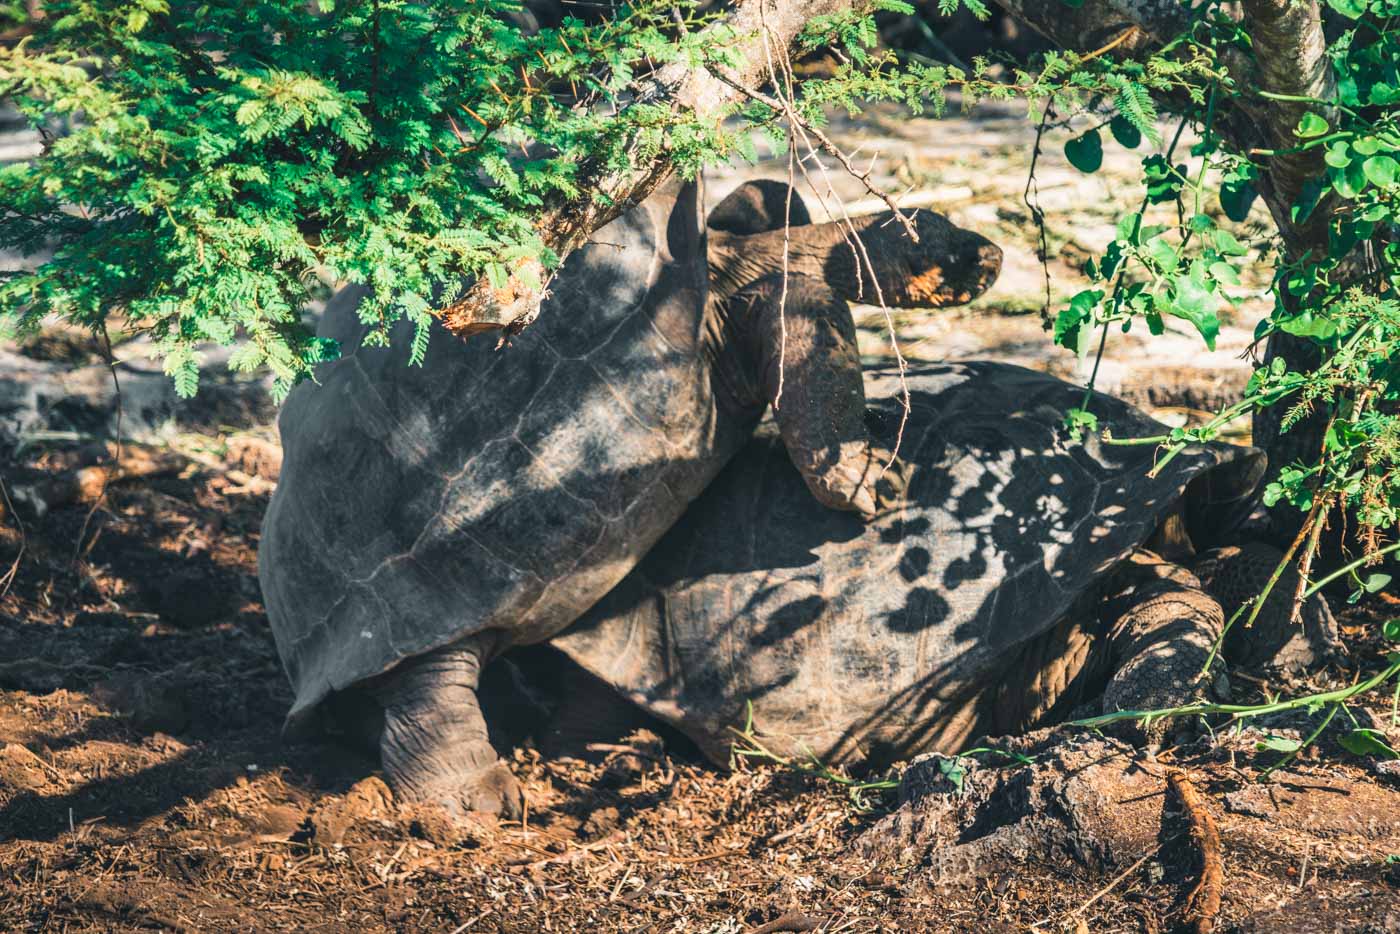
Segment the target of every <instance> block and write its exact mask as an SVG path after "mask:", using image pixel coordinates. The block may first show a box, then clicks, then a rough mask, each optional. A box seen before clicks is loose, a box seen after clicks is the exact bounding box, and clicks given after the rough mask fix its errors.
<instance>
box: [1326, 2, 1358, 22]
mask: <svg viewBox="0 0 1400 934" xmlns="http://www.w3.org/2000/svg"><path fill="white" fill-rule="evenodd" d="M1327 5H1328V6H1330V7H1331V8H1332V9H1334V10H1336V11H1337V12H1338V13H1340V14H1342V15H1343V16H1345V17H1346V18H1347V19H1360V18H1361V17H1363V16H1365V15H1366V7H1367V3H1366V0H1327Z"/></svg>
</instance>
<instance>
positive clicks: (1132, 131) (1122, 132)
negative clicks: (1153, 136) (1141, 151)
mask: <svg viewBox="0 0 1400 934" xmlns="http://www.w3.org/2000/svg"><path fill="white" fill-rule="evenodd" d="M1108 131H1109V132H1110V133H1112V134H1113V138H1114V139H1116V140H1117V141H1118V145H1120V146H1122V147H1123V148H1125V149H1137V148H1138V146H1140V145H1142V131H1141V130H1139V129H1138V128H1137V127H1135V126H1133V123H1132V121H1131V120H1129V119H1128V118H1127V117H1124V116H1123V115H1122V114H1119V115H1118V116H1116V117H1114V118H1113V119H1112V120H1110V121H1109V122H1108Z"/></svg>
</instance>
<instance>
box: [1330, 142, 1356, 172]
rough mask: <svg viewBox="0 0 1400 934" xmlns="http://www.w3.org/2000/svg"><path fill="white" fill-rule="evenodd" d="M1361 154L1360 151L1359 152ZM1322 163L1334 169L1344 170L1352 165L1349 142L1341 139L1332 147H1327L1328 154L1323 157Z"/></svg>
mask: <svg viewBox="0 0 1400 934" xmlns="http://www.w3.org/2000/svg"><path fill="white" fill-rule="evenodd" d="M1357 151H1358V152H1360V150H1359V149H1358V150H1357ZM1322 161H1323V162H1326V163H1327V164H1328V165H1330V166H1332V168H1334V169H1344V168H1346V167H1347V166H1349V165H1351V147H1350V146H1349V145H1347V141H1346V140H1344V139H1339V140H1337V141H1336V142H1335V143H1333V144H1332V145H1331V146H1328V147H1327V152H1325V153H1324V154H1323V156H1322Z"/></svg>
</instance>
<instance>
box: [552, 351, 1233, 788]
mask: <svg viewBox="0 0 1400 934" xmlns="http://www.w3.org/2000/svg"><path fill="white" fill-rule="evenodd" d="M873 376H874V374H868V375H867V381H868V383H869V384H870V396H871V398H872V400H874V401H873V404H872V415H871V419H872V427H873V428H874V430H875V432H876V434H877V435H879V436H881V437H882V438H884V439H885V440H886V442H887V443H891V444H892V443H893V441H894V437H895V435H896V434H897V433H898V431H899V407H898V404H897V402H896V400H895V397H896V396H897V393H898V382H897V380H895V379H893V378H892V377H891V376H890V375H889V374H884V375H883V376H882V377H879V378H872V377H873ZM909 386H910V389H911V397H912V398H911V401H912V410H911V414H910V417H909V421H908V424H907V425H906V426H905V428H904V437H903V441H902V443H901V448H900V450H901V456H902V458H903V459H904V460H905V461H906V462H907V463H909V464H910V465H912V471H911V476H910V481H909V486H908V490H907V495H906V501H905V503H904V505H903V507H902V508H899V509H896V510H893V511H891V512H890V513H889V514H887V515H885V516H883V517H881V518H879V519H878V520H876V521H875V522H873V523H871V524H870V525H868V526H867V525H863V524H862V523H861V522H860V521H859V520H858V519H857V518H856V517H854V516H852V515H849V514H842V513H837V512H833V511H830V510H826V509H823V508H822V507H820V506H819V505H818V504H817V503H816V502H814V501H813V500H812V499H811V496H810V494H809V493H808V492H807V490H806V488H805V487H804V486H803V484H802V482H801V480H800V478H799V477H798V475H797V473H796V471H794V470H793V469H792V467H791V465H790V464H789V463H788V461H787V458H786V456H785V453H784V452H783V450H782V446H781V444H780V442H779V441H778V439H777V438H776V435H775V433H774V432H772V431H771V430H769V429H767V428H765V429H763V430H761V431H760V433H759V436H758V437H757V439H756V440H755V441H754V442H753V443H751V444H750V445H749V447H748V448H746V449H745V450H744V451H743V452H742V453H741V454H740V455H739V456H738V457H737V458H736V459H735V460H734V461H733V462H731V464H730V465H729V467H728V468H727V469H726V470H725V472H724V473H723V474H722V475H721V476H720V477H719V478H718V479H717V480H716V481H715V482H714V483H713V484H712V485H711V486H710V488H709V489H708V490H707V491H706V493H705V494H704V495H703V496H702V497H701V499H700V500H699V501H698V502H697V503H696V504H695V505H694V506H693V507H692V508H691V510H690V511H689V512H688V513H687V515H686V517H685V518H684V519H683V520H682V521H681V523H679V524H678V525H677V526H676V527H675V528H674V529H672V531H671V532H670V533H669V534H668V535H667V536H666V537H665V538H664V539H663V540H662V541H661V542H660V543H659V544H658V546H657V547H656V548H655V549H653V551H652V552H651V553H650V554H649V555H648V557H647V559H646V560H645V561H644V562H643V563H642V564H641V565H640V566H639V567H638V568H637V569H636V571H634V572H633V573H632V574H631V575H630V576H629V578H628V579H627V580H626V581H624V582H623V584H621V585H620V586H619V587H618V588H617V589H616V590H614V591H613V592H612V593H611V594H610V595H609V596H608V597H607V598H606V599H605V600H604V601H603V602H602V603H601V604H600V605H599V606H598V607H596V608H595V609H594V610H593V611H592V612H591V613H589V614H588V615H587V616H586V617H585V618H584V619H583V620H581V621H580V622H579V623H578V624H576V625H575V626H574V627H572V628H571V629H570V630H569V631H568V632H567V633H565V634H564V635H563V636H561V637H558V638H556V639H555V640H554V644H555V645H557V646H558V647H560V648H562V649H563V650H564V651H565V652H566V653H568V654H569V655H570V656H571V657H572V658H573V659H574V660H575V661H577V662H579V663H580V664H582V665H583V666H584V667H585V668H587V669H589V670H590V671H592V672H594V673H595V674H597V675H598V676H599V677H601V678H602V679H603V680H604V681H607V682H609V683H612V684H614V685H616V686H618V688H619V689H620V690H621V691H622V693H623V694H624V695H625V696H627V697H629V698H630V699H631V700H633V701H635V702H637V703H639V704H640V705H641V706H643V707H644V708H646V709H647V710H648V711H650V712H651V713H653V714H654V715H657V716H659V717H660V718H662V719H663V720H666V721H668V722H670V723H672V724H674V725H676V726H678V727H679V728H680V729H682V730H683V731H684V732H686V733H687V734H688V735H690V736H691V737H692V738H694V739H695V740H696V741H697V742H698V743H699V744H700V745H701V746H702V748H704V749H705V750H706V752H707V753H708V754H709V755H710V756H711V757H712V758H715V759H717V760H720V761H723V760H724V758H725V757H726V756H727V752H728V746H729V743H730V741H731V740H732V738H733V737H732V734H731V733H729V732H728V729H727V728H728V727H730V726H734V725H738V724H741V723H742V722H743V720H744V716H745V704H746V703H750V702H751V703H752V705H753V715H754V720H755V724H756V726H757V727H758V729H759V730H760V732H761V733H763V734H765V735H766V737H767V741H768V742H769V743H770V746H771V748H773V749H774V750H775V751H778V752H783V753H787V754H801V753H802V752H804V751H811V752H814V753H816V754H818V755H820V756H822V757H823V758H825V759H828V760H860V759H869V760H872V761H877V762H884V761H890V760H891V759H896V758H903V757H907V756H909V755H912V754H915V753H917V752H920V751H924V750H927V749H955V748H958V747H959V746H961V745H963V744H964V743H965V742H966V741H968V740H970V739H971V738H973V737H974V736H976V735H978V734H979V733H982V732H997V731H999V729H1005V728H1006V726H1005V724H1004V723H1003V722H1002V721H1004V720H1005V718H1006V715H1007V711H1006V710H1005V700H1006V697H1005V695H1004V694H1002V693H1001V690H1000V689H1001V688H1002V687H1003V686H1004V684H1005V683H1006V681H1007V679H1008V678H1011V677H1013V673H1014V670H1015V666H1016V665H1017V664H1018V661H1019V657H1020V655H1021V654H1022V653H1023V651H1024V650H1025V649H1026V647H1027V646H1028V645H1029V644H1030V643H1032V642H1033V641H1034V640H1036V639H1037V638H1038V637H1040V636H1042V635H1043V634H1045V633H1046V632H1047V631H1048V630H1050V629H1051V628H1052V627H1053V625H1054V624H1055V623H1056V622H1057V621H1058V620H1060V619H1062V618H1063V617H1065V615H1066V613H1067V612H1068V611H1069V610H1070V609H1071V607H1072V606H1073V605H1074V604H1075V602H1076V600H1080V599H1082V598H1084V597H1085V595H1086V594H1088V593H1089V592H1090V591H1091V586H1092V585H1093V584H1094V583H1095V582H1096V581H1098V580H1100V579H1101V578H1102V576H1103V575H1104V573H1105V572H1106V571H1107V570H1108V569H1109V568H1111V567H1112V566H1114V565H1115V564H1116V563H1117V562H1118V561H1119V560H1121V559H1122V558H1123V556H1124V555H1126V554H1127V553H1128V552H1129V551H1130V550H1131V549H1132V548H1134V547H1135V546H1137V545H1138V544H1140V543H1141V542H1142V541H1143V540H1145V539H1146V538H1147V537H1148V536H1149V535H1150V534H1151V532H1152V531H1153V529H1154V528H1155V526H1156V524H1157V522H1158V520H1159V519H1160V518H1161V516H1162V515H1163V514H1164V513H1165V512H1166V510H1167V509H1168V508H1169V507H1170V506H1172V505H1173V504H1174V503H1175V501H1176V500H1177V498H1178V496H1179V495H1180V492H1181V490H1182V489H1183V487H1184V486H1185V485H1186V484H1187V483H1188V482H1189V481H1190V480H1191V479H1192V477H1194V476H1196V475H1199V474H1201V473H1202V472H1203V471H1206V470H1207V469H1209V468H1211V467H1214V466H1216V465H1217V464H1219V463H1222V462H1224V461H1228V460H1230V459H1232V458H1234V457H1238V456H1241V455H1243V452H1241V451H1239V450H1238V449H1228V448H1224V447H1209V448H1199V449H1192V450H1190V451H1188V452H1186V453H1184V454H1182V455H1181V456H1180V457H1178V458H1176V459H1174V460H1173V461H1172V462H1171V463H1170V465H1168V467H1167V469H1166V470H1164V471H1163V473H1162V475H1161V476H1159V477H1157V478H1155V479H1154V478H1149V477H1148V476H1147V474H1148V471H1149V469H1150V467H1151V466H1152V463H1153V458H1154V455H1155V449H1154V447H1153V446H1151V445H1145V446H1110V445H1105V444H1103V443H1102V442H1101V441H1100V440H1098V439H1097V438H1092V437H1091V438H1088V439H1087V440H1086V441H1085V443H1083V444H1074V443H1070V441H1069V439H1068V438H1067V437H1066V435H1065V432H1064V429H1063V427H1062V425H1063V420H1064V413H1065V411H1066V410H1067V409H1069V408H1071V407H1075V406H1078V405H1080V404H1081V402H1082V400H1083V390H1082V389H1079V388H1076V387H1072V386H1070V385H1068V384H1065V383H1063V382H1060V381H1058V380H1055V379H1053V378H1051V377H1048V376H1045V375H1043V374H1039V373H1033V372H1031V371H1027V370H1023V369H1020V368H1017V367H1011V366H1005V365H999V364H984V363H974V364H960V365H942V366H939V365H933V366H926V367H921V368H919V369H917V370H915V371H911V373H910V375H909ZM1093 410H1094V411H1095V412H1096V413H1097V414H1098V416H1099V418H1100V420H1101V423H1102V424H1104V425H1106V426H1110V427H1111V428H1112V430H1113V433H1114V435H1115V436H1118V437H1133V436H1144V435H1151V434H1158V433H1160V432H1161V430H1162V428H1161V426H1160V425H1158V424H1157V423H1155V422H1153V421H1151V420H1150V419H1148V418H1147V417H1146V416H1145V415H1143V414H1142V413H1140V412H1138V411H1137V410H1135V409H1132V408H1130V407H1129V406H1127V405H1125V404H1123V403H1121V402H1118V401H1117V400H1113V399H1111V398H1108V397H1105V396H1097V397H1096V398H1095V400H1094V402H1093ZM1013 687H1014V686H1013Z"/></svg>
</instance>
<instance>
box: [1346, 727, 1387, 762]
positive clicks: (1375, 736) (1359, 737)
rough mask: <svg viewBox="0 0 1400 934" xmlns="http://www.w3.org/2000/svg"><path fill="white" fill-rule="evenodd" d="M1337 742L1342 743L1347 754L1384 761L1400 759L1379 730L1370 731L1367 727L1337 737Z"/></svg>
mask: <svg viewBox="0 0 1400 934" xmlns="http://www.w3.org/2000/svg"><path fill="white" fill-rule="evenodd" d="M1337 742H1338V743H1340V744H1341V746H1342V748H1343V749H1345V750H1346V751H1347V752H1350V753H1354V754H1356V755H1358V756H1380V757H1382V758H1384V759H1400V753H1397V752H1396V751H1395V750H1394V749H1392V748H1391V747H1390V744H1389V743H1388V742H1386V737H1385V734H1384V733H1381V732H1380V731H1379V730H1368V729H1366V728H1365V727H1359V728H1357V729H1355V730H1352V731H1351V732H1349V733H1344V734H1342V735H1341V736H1339V737H1337Z"/></svg>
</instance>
